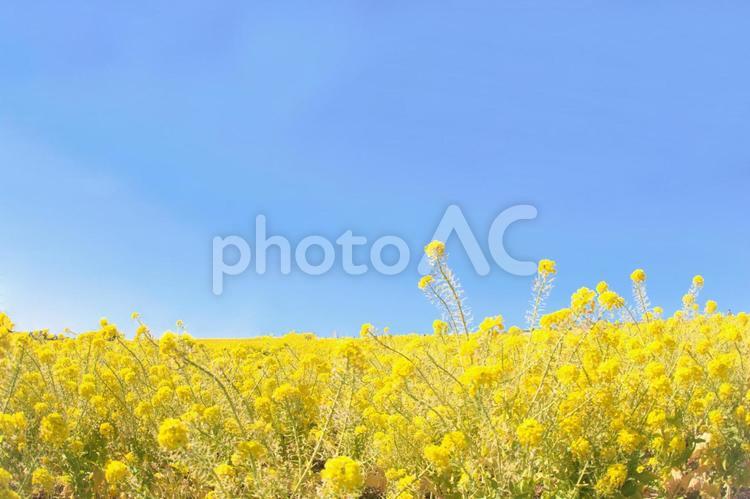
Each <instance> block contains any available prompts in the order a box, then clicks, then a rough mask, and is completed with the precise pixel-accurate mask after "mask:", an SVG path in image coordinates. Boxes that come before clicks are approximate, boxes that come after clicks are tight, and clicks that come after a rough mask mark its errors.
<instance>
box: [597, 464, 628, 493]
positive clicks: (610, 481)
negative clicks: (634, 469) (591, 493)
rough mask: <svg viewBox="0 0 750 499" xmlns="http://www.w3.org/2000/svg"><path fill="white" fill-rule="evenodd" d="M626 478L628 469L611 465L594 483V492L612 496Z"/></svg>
mask: <svg viewBox="0 0 750 499" xmlns="http://www.w3.org/2000/svg"><path fill="white" fill-rule="evenodd" d="M627 478H628V468H627V466H625V465H624V464H613V465H611V466H610V467H609V468H607V472H606V473H605V474H604V476H603V477H602V478H600V479H599V481H598V482H597V483H596V491H597V492H599V493H600V494H602V495H606V496H609V495H612V494H614V493H615V492H617V491H618V490H620V488H621V487H622V486H623V485H624V484H625V480H626V479H627Z"/></svg>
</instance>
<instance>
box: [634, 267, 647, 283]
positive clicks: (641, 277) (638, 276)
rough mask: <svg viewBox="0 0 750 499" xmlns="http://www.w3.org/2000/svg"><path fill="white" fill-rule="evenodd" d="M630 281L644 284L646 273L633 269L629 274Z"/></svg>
mask: <svg viewBox="0 0 750 499" xmlns="http://www.w3.org/2000/svg"><path fill="white" fill-rule="evenodd" d="M630 280H631V281H633V282H638V283H640V282H644V281H645V280H646V272H645V271H644V270H643V269H635V270H634V271H633V273H632V274H630Z"/></svg>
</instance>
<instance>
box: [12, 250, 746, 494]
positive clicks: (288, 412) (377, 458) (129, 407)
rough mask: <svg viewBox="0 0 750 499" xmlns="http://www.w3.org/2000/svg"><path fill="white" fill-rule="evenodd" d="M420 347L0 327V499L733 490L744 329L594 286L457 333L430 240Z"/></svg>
mask: <svg viewBox="0 0 750 499" xmlns="http://www.w3.org/2000/svg"><path fill="white" fill-rule="evenodd" d="M426 251H427V253H428V256H429V257H430V261H431V263H432V268H433V272H432V273H431V274H430V275H429V276H427V277H424V278H422V279H421V280H420V281H419V288H420V289H421V290H422V291H423V292H424V293H425V294H426V295H427V296H428V297H429V298H430V299H432V300H433V301H434V302H435V303H436V304H437V305H438V306H439V307H440V308H441V309H442V312H443V318H442V320H436V321H435V323H434V324H433V328H432V329H433V331H432V332H431V333H430V334H426V335H406V336H397V335H391V334H389V333H388V331H387V330H381V329H379V328H377V327H375V326H374V325H371V324H364V325H363V326H362V331H361V335H360V337H359V338H356V339H355V338H347V339H337V340H333V339H319V338H316V337H315V336H313V335H311V334H289V335H286V336H284V337H280V338H258V339H251V340H246V341H217V342H210V341H197V340H194V339H192V338H191V337H190V336H189V335H188V334H187V333H185V332H184V331H183V330H182V326H181V324H178V328H177V332H166V333H164V334H163V335H161V337H160V338H157V337H156V336H155V335H153V333H152V332H151V331H150V330H149V328H148V326H147V325H146V324H144V323H143V322H141V319H140V318H139V317H138V315H137V314H134V317H133V318H134V321H135V328H136V333H135V337H134V339H126V337H125V336H124V335H123V333H122V332H121V331H120V330H119V329H118V328H117V326H115V325H114V324H110V323H109V322H107V321H106V320H104V319H103V320H102V321H101V327H100V329H99V330H96V331H90V332H85V333H81V334H77V335H72V334H60V335H52V334H49V333H47V332H45V331H37V332H26V333H24V332H16V331H15V330H14V326H13V324H12V323H11V321H10V319H9V318H8V317H7V316H5V315H2V316H1V318H0V373H1V374H0V404H1V406H0V498H6V497H17V496H24V497H27V496H35V497H74V496H75V497H90V496H92V495H95V496H99V497H115V496H127V497H133V496H135V497H154V496H157V497H206V496H208V497H227V498H230V497H231V498H234V497H264V498H265V497H389V498H402V499H404V498H410V497H415V498H416V497H437V498H449V497H590V496H601V497H621V496H636V497H637V496H647V497H682V496H685V495H688V494H700V495H703V496H706V497H719V496H726V497H729V496H735V495H737V494H741V493H744V487H745V486H747V485H748V483H749V480H750V470H749V468H748V466H749V465H748V462H749V461H748V460H749V458H750V413H749V412H748V407H750V391H749V388H750V386H749V384H748V374H749V372H748V367H747V363H748V362H750V357H749V356H748V350H749V349H750V348H749V347H750V344H749V341H750V340H749V338H750V325H749V324H748V316H747V315H746V314H744V313H739V314H734V315H732V314H723V313H720V312H718V311H717V305H716V304H715V303H714V302H711V301H708V302H706V303H705V304H703V305H701V306H699V292H700V291H701V289H702V288H703V279H702V278H701V277H700V276H696V278H694V280H693V283H692V286H691V287H690V290H689V291H688V293H687V294H686V295H685V297H684V298H683V304H682V307H681V310H680V311H679V312H677V313H675V314H674V315H672V316H671V317H664V316H663V312H662V311H661V310H660V309H659V308H658V307H651V305H650V304H649V302H648V297H647V293H646V273H645V272H644V271H642V270H640V269H639V270H636V271H635V272H633V274H632V276H631V279H632V282H633V302H634V303H633V304H632V305H628V304H627V303H626V300H625V299H624V298H623V297H622V296H621V295H620V294H618V293H616V292H615V291H614V290H611V289H609V286H607V284H606V283H599V285H598V286H596V288H595V289H588V288H581V289H579V290H578V291H576V292H575V293H574V294H573V295H572V297H571V303H570V307H568V308H565V309H563V310H559V311H555V312H552V313H548V314H545V313H543V306H544V302H545V299H546V297H547V295H548V294H549V292H550V290H551V287H552V280H553V278H554V276H555V275H556V272H557V270H556V266H555V263H554V262H553V261H550V260H544V261H542V262H540V264H539V273H538V276H537V278H536V280H535V283H534V289H533V295H532V304H531V307H530V311H529V316H528V325H529V327H526V328H525V329H520V328H518V327H506V325H505V324H504V321H503V318H502V317H501V316H495V317H489V318H487V319H484V320H483V321H481V323H480V324H479V326H478V327H476V328H475V327H472V326H471V320H470V313H469V311H468V310H467V309H466V306H465V304H464V302H463V300H462V298H461V296H462V292H461V289H460V285H459V284H458V281H457V279H456V278H455V276H454V275H453V274H452V272H451V271H450V268H449V267H448V266H447V263H446V258H447V257H446V254H445V248H444V246H443V245H442V243H439V242H433V243H431V244H430V245H428V247H427V248H426Z"/></svg>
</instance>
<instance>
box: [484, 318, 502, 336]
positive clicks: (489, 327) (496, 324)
mask: <svg viewBox="0 0 750 499" xmlns="http://www.w3.org/2000/svg"><path fill="white" fill-rule="evenodd" d="M503 329H505V325H504V324H503V316H502V315H496V316H494V317H487V318H485V319H484V320H483V321H482V323H481V324H479V332H480V333H500V332H502V331H503Z"/></svg>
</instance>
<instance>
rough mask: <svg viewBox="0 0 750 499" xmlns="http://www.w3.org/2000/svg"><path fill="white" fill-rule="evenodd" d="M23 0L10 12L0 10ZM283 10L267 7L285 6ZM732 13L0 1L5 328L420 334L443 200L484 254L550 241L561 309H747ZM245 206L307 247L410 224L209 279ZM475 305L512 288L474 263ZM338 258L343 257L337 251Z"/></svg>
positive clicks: (516, 295) (516, 315) (1, 302)
mask: <svg viewBox="0 0 750 499" xmlns="http://www.w3.org/2000/svg"><path fill="white" fill-rule="evenodd" d="M13 4H15V5H13ZM282 4H283V5H282ZM749 20H750V3H748V2H746V1H715V2H694V1H689V0H680V1H664V2H653V1H638V0H632V1H627V2H601V1H593V0H591V1H578V0H571V1H567V2H560V1H559V0H555V1H537V2H529V1H527V0H524V1H486V2H439V3H435V2H421V1H416V2H372V1H351V0H347V1H331V2H316V3H314V4H313V3H311V2H245V1H242V2H239V1H238V2H192V1H183V2H159V1H154V2H146V3H141V4H139V5H136V4H134V3H132V2H127V3H115V2H79V1H75V0H72V1H68V2H59V1H56V2H53V1H42V2H32V3H29V2H26V3H19V2H4V3H3V5H2V6H0V54H2V56H1V57H2V63H1V64H0V174H1V175H2V176H1V177H0V178H1V179H2V184H1V185H2V195H0V231H1V233H2V240H3V244H1V245H0V308H3V309H5V310H6V311H8V312H9V313H10V314H11V316H12V317H13V319H14V320H15V321H16V323H17V324H18V325H19V326H22V327H29V328H36V327H45V326H48V327H51V328H52V329H55V330H57V329H60V328H62V327H65V326H70V327H72V328H75V329H79V330H80V329H85V328H89V327H94V326H95V325H96V322H97V320H98V318H99V317H100V316H108V317H109V318H110V319H111V320H112V321H114V322H116V323H118V324H119V325H120V326H122V327H123V328H125V327H126V326H129V324H128V323H129V314H130V312H131V311H134V310H137V311H140V312H141V313H142V314H143V315H144V317H145V319H146V321H147V322H149V323H150V324H151V325H152V326H153V327H154V328H155V329H156V330H158V331H160V330H163V329H165V328H168V327H170V326H171V325H172V324H173V323H174V320H176V319H183V320H184V321H185V322H186V324H187V326H188V329H189V330H190V331H191V332H192V333H193V334H194V335H196V336H217V337H225V336H235V335H243V336H244V335H253V334H259V333H264V332H274V333H283V332H285V331H288V330H292V329H296V330H311V331H315V332H318V333H319V334H323V335H327V334H330V333H331V332H332V331H334V330H335V331H338V332H339V333H340V334H352V333H354V332H356V330H357V329H358V327H359V325H360V324H361V323H362V322H366V321H368V322H373V323H375V324H377V325H379V326H384V325H389V326H391V327H392V329H393V330H396V331H413V330H417V331H422V330H427V329H429V327H430V324H431V321H432V319H433V318H434V317H435V311H434V310H433V308H432V306H431V305H430V304H429V303H427V301H426V300H425V299H424V297H423V296H422V295H421V293H420V292H419V290H418V289H417V288H416V280H417V278H418V274H417V271H416V263H417V258H416V254H417V252H418V251H419V250H420V248H421V246H423V245H424V243H425V242H426V241H427V240H429V238H430V236H431V235H432V232H433V230H434V229H435V225H436V224H437V222H438V220H439V219H440V217H441V216H442V213H443V212H444V210H445V209H446V207H447V206H448V205H449V204H451V203H454V204H457V205H459V206H460V207H461V208H462V210H463V211H464V213H465V214H466V216H467V218H468V220H469V222H470V223H471V225H472V227H473V228H474V230H475V232H476V234H477V236H478V237H479V239H480V242H481V244H482V246H483V247H484V248H485V249H486V248H487V241H486V236H487V229H488V227H489V224H490V223H491V221H492V219H493V218H494V217H495V215H497V214H498V213H499V212H500V211H502V210H503V209H505V208H507V207H509V206H512V205H514V204H517V203H528V204H533V205H535V206H536V207H537V208H538V210H539V215H538V217H537V219H536V220H533V221H529V222H521V223H518V224H516V225H515V226H513V227H512V229H511V230H510V231H509V232H508V234H507V241H506V243H507V247H508V249H509V250H510V251H511V253H512V254H514V255H515V256H517V257H518V258H523V259H534V260H537V259H539V258H544V257H549V258H554V259H556V260H557V262H558V267H559V277H558V280H557V287H556V289H555V290H554V291H553V297H552V303H551V305H552V306H562V305H564V304H565V303H566V302H567V300H568V297H569V295H570V293H571V292H572V291H574V290H575V289H576V288H577V287H579V286H581V285H588V286H593V285H595V284H596V282H597V281H598V280H600V279H606V280H608V281H609V282H610V284H611V285H612V286H613V287H614V288H615V289H617V290H619V291H621V292H622V293H623V294H626V295H627V296H629V295H630V293H629V281H628V274H629V273H630V271H631V270H633V269H634V268H636V267H643V268H645V269H646V270H647V272H648V274H649V282H648V287H649V290H650V293H651V298H652V302H653V303H654V304H659V305H663V306H665V308H667V309H668V310H669V309H672V308H674V306H675V305H676V304H677V303H678V302H679V299H680V296H681V295H682V294H683V293H684V292H685V290H686V289H687V287H688V286H689V283H690V279H691V277H692V275H693V274H695V273H702V274H703V275H704V277H705V279H706V287H705V290H704V293H703V295H702V298H704V299H705V298H714V299H716V300H718V302H719V305H720V307H721V308H722V309H728V308H731V309H733V310H738V309H748V308H749V307H748V302H749V301H750V300H749V299H750V262H749V261H748V250H749V249H750V222H749V221H748V203H747V199H748V191H749V190H750V140H749V139H750V119H748V116H750V66H749V65H748V56H747V51H748V47H750V21H749ZM257 214H264V215H266V217H267V218H268V225H269V231H270V232H271V233H274V234H282V235H285V236H287V237H288V238H290V239H291V240H292V242H295V241H299V240H300V239H301V238H302V237H304V236H306V235H308V234H321V235H324V236H327V237H330V238H331V239H332V240H333V239H335V238H336V237H337V236H338V235H340V234H341V233H342V232H343V231H344V230H347V229H351V230H353V231H354V232H355V233H356V234H361V235H364V236H366V237H368V239H370V241H372V240H373V239H375V238H377V237H379V236H381V235H384V234H395V235H398V236H400V237H403V238H404V239H405V240H406V241H407V242H408V243H409V244H410V246H411V248H412V265H411V267H410V268H409V270H408V271H407V272H405V273H403V274H401V275H398V276H391V277H387V276H381V275H377V274H375V273H368V274H365V275H363V276H348V275H344V274H343V273H342V272H341V271H333V272H330V273H328V274H326V275H323V276H319V277H311V276H307V275H304V274H301V273H299V272H294V271H293V272H292V274H291V275H288V276H283V275H280V274H279V273H278V271H276V272H269V273H267V274H265V275H263V276H258V275H255V274H253V273H252V272H247V273H245V274H244V275H241V276H237V277H231V278H228V280H227V286H226V290H225V292H224V294H223V295H222V296H218V297H217V296H214V295H213V294H212V292H211V239H212V238H213V237H214V236H216V235H227V234H239V235H243V236H244V237H246V238H248V240H250V241H251V242H252V236H253V230H254V219H255V216H256V215H257ZM448 250H449V252H450V253H451V256H452V259H453V261H454V262H455V267H456V268H457V271H458V273H459V275H460V276H461V277H462V281H463V284H464V287H465V288H466V291H467V294H468V296H469V299H470V304H471V306H472V308H473V310H474V315H475V316H476V317H478V318H481V317H483V316H486V315H490V314H492V315H494V314H497V313H502V314H503V315H505V316H506V318H507V320H508V322H509V323H517V322H520V321H521V320H522V317H523V313H524V310H525V309H526V306H527V302H528V299H529V287H530V285H531V279H530V278H528V277H517V276H511V275H508V274H507V273H505V272H503V271H502V270H500V269H498V268H497V267H494V268H493V270H492V272H491V273H490V275H489V276H485V277H480V276H477V275H476V274H474V273H473V271H472V269H471V267H469V266H468V263H467V260H466V258H465V256H464V255H463V253H462V250H461V248H460V247H459V246H457V245H456V244H455V241H449V243H448ZM335 268H339V266H337V267H335Z"/></svg>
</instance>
